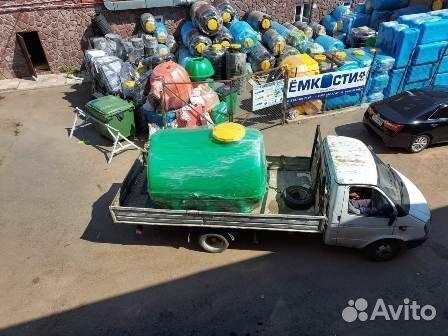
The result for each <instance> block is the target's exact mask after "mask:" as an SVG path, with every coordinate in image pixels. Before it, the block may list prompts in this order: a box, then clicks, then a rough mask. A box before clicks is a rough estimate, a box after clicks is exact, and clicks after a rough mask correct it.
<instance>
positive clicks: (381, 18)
mask: <svg viewBox="0 0 448 336" xmlns="http://www.w3.org/2000/svg"><path fill="white" fill-rule="evenodd" d="M392 13H393V12H392V11H390V10H374V11H373V12H372V15H371V16H370V27H371V28H373V29H375V30H376V29H378V27H379V25H380V23H381V22H385V21H390V18H391V16H392Z"/></svg>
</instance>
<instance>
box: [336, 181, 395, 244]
mask: <svg viewBox="0 0 448 336" xmlns="http://www.w3.org/2000/svg"><path fill="white" fill-rule="evenodd" d="M394 213H395V208H394V206H393V205H392V204H391V203H390V201H389V200H388V199H387V198H386V197H385V195H384V194H383V193H382V192H381V191H380V190H379V189H377V188H374V187H367V186H348V187H347V188H346V189H345V193H344V200H343V202H342V211H341V215H340V217H339V218H340V220H339V226H338V245H341V246H347V247H356V248H362V247H365V246H366V245H367V244H368V243H370V242H372V241H374V240H377V239H379V238H381V237H382V236H387V235H391V234H392V232H393V226H392V223H391V218H394Z"/></svg>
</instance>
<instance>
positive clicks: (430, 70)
mask: <svg viewBox="0 0 448 336" xmlns="http://www.w3.org/2000/svg"><path fill="white" fill-rule="evenodd" d="M434 70H435V66H434V64H423V65H414V66H412V67H410V68H409V69H408V72H407V74H406V84H408V83H413V82H421V81H424V80H427V79H430V78H431V77H432V75H433V74H434Z"/></svg>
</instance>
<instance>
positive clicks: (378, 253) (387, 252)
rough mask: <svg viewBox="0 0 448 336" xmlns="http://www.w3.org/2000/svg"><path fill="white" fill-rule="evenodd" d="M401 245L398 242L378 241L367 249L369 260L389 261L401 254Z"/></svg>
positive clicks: (389, 240) (390, 240)
mask: <svg viewBox="0 0 448 336" xmlns="http://www.w3.org/2000/svg"><path fill="white" fill-rule="evenodd" d="M400 248H401V246H400V243H399V242H398V241H396V240H392V239H385V240H379V241H376V242H374V243H372V244H370V245H369V246H367V247H366V253H367V256H368V257H369V259H371V260H374V261H388V260H391V259H393V258H394V257H396V256H397V254H398V252H400Z"/></svg>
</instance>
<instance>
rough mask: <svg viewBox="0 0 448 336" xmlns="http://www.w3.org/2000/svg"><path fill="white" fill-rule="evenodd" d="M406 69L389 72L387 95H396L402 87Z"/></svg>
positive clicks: (385, 92)
mask: <svg viewBox="0 0 448 336" xmlns="http://www.w3.org/2000/svg"><path fill="white" fill-rule="evenodd" d="M403 76H404V69H396V70H392V71H390V72H389V84H388V85H387V87H386V89H385V90H384V95H385V97H391V96H394V95H396V94H397V93H399V92H398V90H399V88H400V84H401V81H402V80H403Z"/></svg>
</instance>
